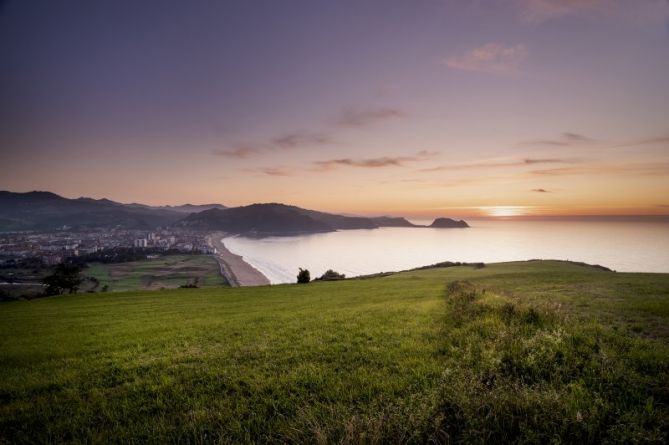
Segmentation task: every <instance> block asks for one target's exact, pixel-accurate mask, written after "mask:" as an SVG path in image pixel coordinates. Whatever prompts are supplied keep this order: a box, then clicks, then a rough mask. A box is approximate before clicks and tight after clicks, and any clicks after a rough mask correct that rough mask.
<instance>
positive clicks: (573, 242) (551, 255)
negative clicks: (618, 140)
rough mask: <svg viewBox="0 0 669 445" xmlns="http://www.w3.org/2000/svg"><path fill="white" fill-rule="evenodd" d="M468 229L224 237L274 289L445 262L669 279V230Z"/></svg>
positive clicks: (632, 226) (622, 226)
mask: <svg viewBox="0 0 669 445" xmlns="http://www.w3.org/2000/svg"><path fill="white" fill-rule="evenodd" d="M470 224H471V226H472V227H471V228H469V229H428V228H381V229H376V230H343V231H339V232H333V233H325V234H317V235H304V236H294V237H272V238H264V239H249V238H242V237H234V238H225V239H224V243H225V245H226V246H227V247H228V248H229V249H230V250H231V251H232V252H234V253H236V254H238V255H242V256H243V257H244V259H245V260H246V261H247V262H248V263H250V264H252V265H253V266H254V267H256V268H257V269H258V270H260V271H261V272H262V273H263V274H265V275H266V276H267V277H268V278H269V279H270V281H271V282H272V283H288V282H294V281H295V277H296V275H297V271H298V268H299V267H302V268H307V269H309V271H310V272H311V276H312V277H316V276H320V275H321V274H322V273H323V272H325V271H326V270H327V269H334V270H336V271H337V272H340V273H344V274H346V275H347V276H356V275H363V274H370V273H375V272H384V271H395V270H402V269H409V268H413V267H418V266H425V265H428V264H433V263H437V262H440V261H467V262H476V261H484V262H486V263H492V262H498V261H515V260H528V259H535V258H542V259H562V260H572V261H583V262H586V263H593V264H601V265H603V266H607V267H610V268H611V269H614V270H617V271H621V272H623V271H624V272H669V223H661V222H648V223H644V222H599V221H597V222H593V221H588V222H582V221H551V222H545V221H541V222H539V221H473V222H470Z"/></svg>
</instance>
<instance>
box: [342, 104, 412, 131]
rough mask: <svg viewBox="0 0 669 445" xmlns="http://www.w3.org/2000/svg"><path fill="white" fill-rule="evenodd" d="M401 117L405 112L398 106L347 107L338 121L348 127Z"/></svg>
mask: <svg viewBox="0 0 669 445" xmlns="http://www.w3.org/2000/svg"><path fill="white" fill-rule="evenodd" d="M401 117H404V113H403V112H402V111H400V110H398V109H396V108H376V109H366V110H356V109H346V110H344V111H342V112H341V114H340V116H339V119H338V120H337V123H338V124H339V125H342V126H347V127H366V126H368V125H372V124H376V123H379V122H383V121H387V120H391V119H397V118H401Z"/></svg>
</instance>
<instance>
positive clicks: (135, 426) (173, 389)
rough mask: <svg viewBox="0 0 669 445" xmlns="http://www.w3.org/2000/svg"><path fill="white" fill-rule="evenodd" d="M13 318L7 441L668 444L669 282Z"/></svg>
mask: <svg viewBox="0 0 669 445" xmlns="http://www.w3.org/2000/svg"><path fill="white" fill-rule="evenodd" d="M0 317H1V320H2V321H1V322H0V402H1V403H0V442H2V441H4V442H8V443H44V442H87V443H107V442H132V443H176V442H181V443H184V442H185V443H212V442H213V443H240V442H261V443H262V442H273V443H276V442H285V443H304V442H307V443H384V442H385V443H387V442H392V443H398V442H399V443H426V442H431V443H508V442H515V443H560V442H562V443H574V442H581V443H602V442H604V443H666V442H667V440H668V439H669V274H626V273H612V272H605V271H601V270H598V269H594V268H590V267H585V266H580V265H576V264H570V263H563V262H539V261H536V262H524V263H505V264H496V265H488V266H486V267H485V268H482V269H474V268H471V267H453V268H440V269H429V270H422V271H409V272H404V273H400V274H396V275H391V276H387V277H383V278H374V279H364V280H363V279H360V280H346V281H337V282H319V283H311V284H308V285H282V286H266V287H258V288H216V289H214V288H211V289H176V290H165V291H158V292H148V291H142V292H127V293H115V294H102V293H98V294H81V295H66V296H60V297H53V298H47V299H41V300H34V301H26V302H11V303H4V304H1V305H0Z"/></svg>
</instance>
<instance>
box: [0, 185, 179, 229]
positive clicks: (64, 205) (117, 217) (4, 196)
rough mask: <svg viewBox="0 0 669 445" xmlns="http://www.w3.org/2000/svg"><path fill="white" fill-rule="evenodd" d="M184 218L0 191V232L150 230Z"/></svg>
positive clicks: (164, 212) (103, 203)
mask: <svg viewBox="0 0 669 445" xmlns="http://www.w3.org/2000/svg"><path fill="white" fill-rule="evenodd" d="M182 218H183V213H182V212H178V211H173V210H167V209H157V208H151V207H148V206H141V205H131V204H121V203H118V202H114V201H110V200H108V199H92V198H78V199H69V198H64V197H62V196H59V195H56V194H55V193H51V192H28V193H13V192H8V191H0V230H4V231H9V230H51V229H56V228H59V227H63V226H69V227H71V228H73V229H83V228H93V227H97V228H100V227H103V228H104V227H119V226H120V227H123V228H127V229H151V228H154V227H156V226H160V225H168V224H172V223H175V222H177V221H178V220H180V219H182Z"/></svg>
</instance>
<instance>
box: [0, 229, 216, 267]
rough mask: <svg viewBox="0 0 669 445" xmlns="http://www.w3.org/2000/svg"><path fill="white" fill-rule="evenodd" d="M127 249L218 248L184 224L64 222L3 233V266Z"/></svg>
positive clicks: (147, 253) (147, 254)
mask: <svg viewBox="0 0 669 445" xmlns="http://www.w3.org/2000/svg"><path fill="white" fill-rule="evenodd" d="M127 250H131V251H132V252H133V253H134V255H135V257H137V256H139V257H142V256H143V257H144V258H148V259H151V258H152V257H156V256H159V255H161V254H163V253H172V254H177V253H189V254H215V253H216V248H215V247H211V246H209V245H208V244H207V243H206V242H205V239H204V237H203V235H202V233H201V232H196V231H191V230H187V229H181V228H161V227H158V228H157V229H156V230H153V231H150V230H128V229H122V228H117V229H90V230H86V231H73V230H71V228H69V227H67V226H64V227H62V228H60V229H59V230H55V231H45V232H40V231H25V232H8V233H0V266H12V265H15V264H17V263H18V262H21V261H26V260H32V261H33V262H35V263H38V264H39V263H41V264H42V265H43V266H53V265H56V264H59V263H61V262H63V261H66V260H68V259H73V258H84V259H85V258H93V259H104V258H113V256H112V254H113V253H114V252H118V251H127Z"/></svg>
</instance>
